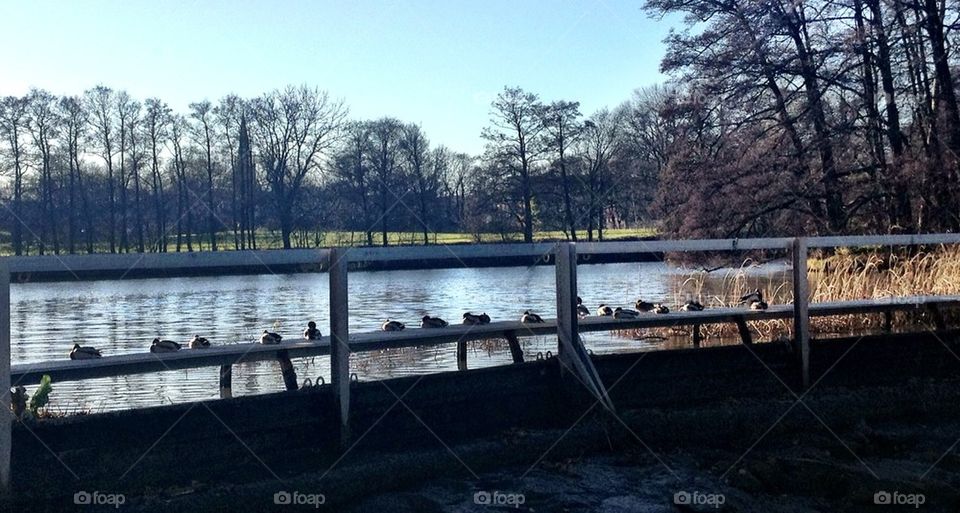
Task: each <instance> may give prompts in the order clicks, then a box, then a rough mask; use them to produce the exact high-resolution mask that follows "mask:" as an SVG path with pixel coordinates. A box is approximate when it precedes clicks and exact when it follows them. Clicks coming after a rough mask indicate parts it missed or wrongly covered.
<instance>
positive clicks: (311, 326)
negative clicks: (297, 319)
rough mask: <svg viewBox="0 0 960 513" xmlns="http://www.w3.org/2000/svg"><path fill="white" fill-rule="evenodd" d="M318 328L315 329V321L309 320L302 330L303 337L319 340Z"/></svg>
mask: <svg viewBox="0 0 960 513" xmlns="http://www.w3.org/2000/svg"><path fill="white" fill-rule="evenodd" d="M322 336H323V335H321V334H320V330H318V329H317V323H315V322H313V321H310V322H308V323H307V329H305V330H303V338H304V339H306V340H320V337H322Z"/></svg>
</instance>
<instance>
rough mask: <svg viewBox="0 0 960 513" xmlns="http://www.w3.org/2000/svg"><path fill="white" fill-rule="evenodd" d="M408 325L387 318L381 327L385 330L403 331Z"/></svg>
mask: <svg viewBox="0 0 960 513" xmlns="http://www.w3.org/2000/svg"><path fill="white" fill-rule="evenodd" d="M404 328H406V326H404V325H403V323H402V322H400V321H391V320H390V319H387V320H385V321H383V324H381V325H380V329H381V330H383V331H403V329H404Z"/></svg>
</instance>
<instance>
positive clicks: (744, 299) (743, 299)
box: [740, 289, 763, 305]
mask: <svg viewBox="0 0 960 513" xmlns="http://www.w3.org/2000/svg"><path fill="white" fill-rule="evenodd" d="M758 301H759V302H763V292H760V289H754V291H753V292H750V293H749V294H744V295H742V296H740V304H741V305H749V304H753V303H756V302H758Z"/></svg>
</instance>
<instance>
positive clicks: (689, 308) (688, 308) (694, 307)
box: [680, 301, 703, 312]
mask: <svg viewBox="0 0 960 513" xmlns="http://www.w3.org/2000/svg"><path fill="white" fill-rule="evenodd" d="M680 310H682V311H684V312H702V311H703V305H701V304H700V302H699V301H687V302H686V303H684V304H683V306H681V307H680Z"/></svg>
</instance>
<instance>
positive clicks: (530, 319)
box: [520, 310, 543, 324]
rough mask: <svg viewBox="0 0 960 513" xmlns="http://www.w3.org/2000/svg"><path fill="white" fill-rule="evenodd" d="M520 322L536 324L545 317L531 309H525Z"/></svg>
mask: <svg viewBox="0 0 960 513" xmlns="http://www.w3.org/2000/svg"><path fill="white" fill-rule="evenodd" d="M520 322H522V323H524V324H536V323H539V322H543V317H540V316H539V315H537V314H535V313H533V312H531V311H530V310H525V311H524V312H523V316H521V317H520Z"/></svg>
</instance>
